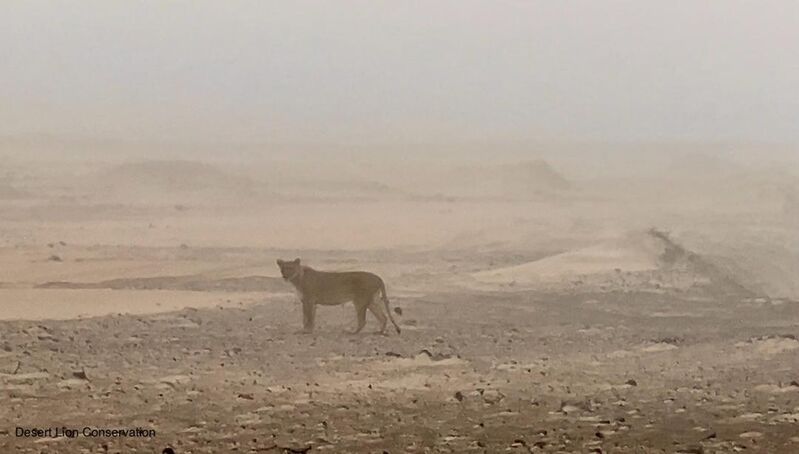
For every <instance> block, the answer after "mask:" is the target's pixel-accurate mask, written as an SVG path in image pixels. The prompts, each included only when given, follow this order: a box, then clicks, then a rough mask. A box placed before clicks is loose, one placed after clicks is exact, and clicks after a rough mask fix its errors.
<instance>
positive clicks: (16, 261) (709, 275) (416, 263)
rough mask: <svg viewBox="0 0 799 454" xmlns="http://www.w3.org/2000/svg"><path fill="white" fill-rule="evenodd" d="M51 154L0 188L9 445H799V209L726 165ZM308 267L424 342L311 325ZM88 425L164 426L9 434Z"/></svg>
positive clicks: (4, 447) (649, 448)
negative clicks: (596, 173)
mask: <svg viewBox="0 0 799 454" xmlns="http://www.w3.org/2000/svg"><path fill="white" fill-rule="evenodd" d="M42 159H45V158H40V159H38V160H35V161H34V160H26V159H25V158H23V157H18V159H16V160H14V161H13V168H12V169H11V170H10V171H13V174H14V175H16V176H15V180H14V187H15V188H19V190H20V191H24V194H25V197H24V198H18V197H13V198H9V197H5V198H0V209H2V212H3V214H4V216H3V217H2V218H0V233H2V235H1V236H0V347H2V348H1V349H0V387H2V389H3V392H2V394H0V399H1V401H0V403H2V405H0V409H1V410H0V419H2V420H3V421H6V425H5V426H3V427H0V434H1V435H2V436H1V437H0V451H3V452H20V453H38V452H65V453H66V452H124V453H134V452H141V453H144V452H148V453H150V452H161V450H162V449H163V448H165V447H167V446H171V447H173V448H174V449H175V451H176V452H193V453H218V452H276V453H277V452H306V451H310V452H325V451H326V452H383V451H388V452H419V453H422V452H614V453H638V452H686V453H687V452H693V453H696V452H719V453H721V452H736V451H745V452H762V453H793V452H796V450H797V449H799V442H797V441H796V435H795V434H796V423H797V418H796V415H797V414H799V408H797V403H796V396H797V392H799V384H797V380H798V379H799V377H797V376H796V371H797V370H799V348H797V346H799V343H797V341H796V336H797V335H799V332H797V329H799V294H797V293H796V285H795V279H791V278H792V276H794V275H795V273H793V271H794V270H795V266H796V264H797V263H799V261H797V257H799V252H797V251H799V248H797V245H796V238H795V231H796V230H795V229H794V227H795V225H794V224H792V223H793V222H794V221H793V219H792V218H790V217H789V216H788V215H787V214H786V212H785V211H784V210H783V206H782V205H781V204H768V203H765V204H759V203H750V202H746V203H736V202H735V194H734V193H732V192H734V191H735V190H737V189H734V188H733V189H729V186H724V185H721V186H718V187H716V186H713V184H712V183H713V182H712V181H711V180H712V176H711V175H708V176H707V178H705V179H704V180H702V181H700V183H701V186H702V188H703V189H702V190H701V191H700V190H697V189H696V188H695V187H694V188H691V186H690V185H699V184H700V183H698V182H697V181H699V180H698V179H696V178H695V177H692V178H691V179H686V183H685V185H681V186H680V187H675V184H674V182H673V181H670V182H665V183H663V182H661V183H658V180H657V179H655V178H652V179H649V180H643V179H642V180H637V181H633V180H625V181H622V180H618V179H617V180H607V181H601V180H600V179H597V178H587V177H585V173H582V174H581V173H580V172H579V170H580V167H572V168H571V169H570V168H569V167H568V165H567V164H568V162H567V161H562V162H552V163H550V162H545V161H541V162H539V161H537V160H534V159H532V160H531V159H519V160H515V161H514V160H511V161H509V162H492V163H491V165H486V166H484V167H485V168H481V167H480V166H475V164H474V163H469V162H465V161H464V162H463V163H461V164H462V166H460V167H458V166H453V165H452V163H446V162H445V163H442V162H436V161H432V160H431V161H422V160H420V159H419V160H416V161H414V160H406V161H402V162H400V163H394V164H391V163H381V161H379V160H377V161H366V160H364V161H363V162H355V161H353V162H348V163H342V162H335V161H330V162H327V163H326V164H325V165H324V166H316V167H314V170H313V171H312V172H310V173H309V174H308V175H306V176H305V177H304V178H303V173H302V172H303V170H302V169H303V164H302V163H301V162H293V161H291V160H290V159H284V160H283V161H285V162H284V163H283V164H282V165H273V164H274V161H269V160H264V161H259V160H253V161H252V162H223V160H221V159H220V160H218V161H214V162H199V161H198V162H194V161H192V160H191V159H188V158H186V157H181V158H180V159H178V158H175V159H169V160H154V161H142V160H136V159H134V157H133V156H126V157H125V158H124V159H118V160H114V159H112V158H103V159H97V158H96V157H95V158H90V157H86V158H79V157H72V158H71V159H70V160H68V161H64V162H59V164H58V165H57V166H56V165H48V166H44V165H42V161H41V160H42ZM524 163H527V164H526V165H525V164H524ZM453 168H458V169H460V170H458V171H456V172H455V174H454V175H453V174H452V169H453ZM464 168H465V169H468V171H464V170H463V169H464ZM680 168H681V167H680V166H674V167H672V168H671V171H672V172H677V171H679V169H680ZM720 168H721V169H722V170H724V172H723V173H724V175H723V178H722V177H719V180H718V181H727V180H724V179H725V178H730V176H729V175H730V172H733V171H734V172H739V171H741V168H740V167H733V168H732V170H730V167H728V166H720ZM503 172H504V173H503ZM380 175H385V178H380V177H379V176H380ZM448 175H449V176H448ZM463 175H467V176H468V178H465V179H464V177H463ZM475 175H476V176H477V177H475ZM537 176H538V177H540V178H541V180H542V181H527V180H530V179H535V178H537ZM176 178H177V179H176ZM197 178H200V180H201V181H203V182H207V184H205V185H204V187H203V188H202V191H199V193H198V192H197V191H195V190H194V188H195V187H196V186H197V184H198V183H197V180H196V179H197ZM448 178H451V179H448ZM470 178H471V180H470ZM482 178H484V179H486V181H490V184H489V183H486V186H485V190H481V186H480V179H482ZM781 178H783V177H781ZM788 178H790V177H788ZM505 179H511V180H512V181H507V182H506V183H507V184H504V183H503V180H505ZM87 181H88V182H90V183H92V184H94V182H104V183H103V184H107V185H110V186H113V188H111V187H110V186H109V190H108V191H98V190H96V188H94V187H93V186H92V184H88V185H87ZM117 181H118V182H119V183H120V184H119V185H117V186H115V185H114V184H115V183H116V182H117ZM139 181H141V182H147V183H146V187H142V188H137V187H136V183H137V182H139ZM290 181H294V182H302V184H300V183H296V184H289V183H287V182H290ZM753 181H761V180H758V179H757V178H755V177H753ZM314 182H318V185H316V186H315V185H314ZM520 188H528V189H530V190H529V192H524V193H520ZM631 188H632V189H631ZM111 189H113V190H111ZM743 190H744V191H748V190H746V189H743ZM6 194H11V193H10V192H8V191H7V192H6ZM198 194H199V196H198ZM686 194H687V195H686ZM714 194H715V195H718V194H724V195H725V197H724V198H722V197H719V198H715V195H714ZM741 200H750V199H741ZM653 227H654V228H655V229H654V230H653V229H652V228H653ZM294 257H301V258H302V259H303V261H304V262H306V263H307V264H309V265H311V266H314V267H317V268H319V269H325V270H353V269H366V270H371V271H374V272H376V273H379V274H380V275H381V276H382V277H383V278H384V280H385V282H386V283H387V287H388V293H389V297H390V298H391V303H392V306H393V307H398V308H401V312H402V315H399V314H396V315H395V317H396V318H397V320H398V322H399V323H400V325H401V327H402V328H403V333H402V334H401V335H399V336H397V335H393V334H392V335H389V336H379V335H375V334H371V333H368V332H367V333H364V334H362V335H358V336H349V335H346V334H344V331H345V330H346V329H350V328H351V327H352V325H353V324H354V317H355V315H354V310H353V308H352V306H351V305H347V306H341V307H322V308H319V310H318V313H317V319H318V326H317V330H316V332H315V333H314V334H312V335H300V334H297V333H296V331H297V330H298V329H299V328H300V327H301V319H302V316H301V310H300V306H299V304H298V302H297V300H296V297H295V296H294V294H293V292H292V289H291V287H290V286H289V285H288V284H287V283H285V282H283V281H282V280H281V279H280V277H279V274H278V269H277V266H276V265H275V260H276V259H277V258H284V259H293V258H294ZM375 325H376V323H375V321H374V320H373V319H371V318H370V319H368V321H367V327H366V331H371V330H374V329H375ZM65 425H66V426H69V427H71V426H77V427H79V428H80V427H83V426H91V427H143V428H151V429H155V430H156V432H157V435H156V436H155V437H154V438H143V439H133V438H124V439H120V438H85V437H78V438H74V439H71V438H47V437H44V438H38V439H36V438H18V437H16V436H14V433H13V431H14V428H15V427H16V426H23V427H50V426H53V427H55V426H59V427H60V426H65Z"/></svg>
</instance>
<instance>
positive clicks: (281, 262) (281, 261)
mask: <svg viewBox="0 0 799 454" xmlns="http://www.w3.org/2000/svg"><path fill="white" fill-rule="evenodd" d="M284 263H286V262H284V261H283V260H281V259H277V266H283V264H284Z"/></svg>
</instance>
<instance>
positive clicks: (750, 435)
mask: <svg viewBox="0 0 799 454" xmlns="http://www.w3.org/2000/svg"><path fill="white" fill-rule="evenodd" d="M738 436H739V437H740V438H748V439H750V440H753V439H756V438H762V437H763V434H762V433H761V432H755V431H752V432H744V433H742V434H740V435H738Z"/></svg>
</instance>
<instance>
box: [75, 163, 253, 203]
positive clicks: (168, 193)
mask: <svg viewBox="0 0 799 454" xmlns="http://www.w3.org/2000/svg"><path fill="white" fill-rule="evenodd" d="M89 182H90V184H91V185H92V186H93V188H94V191H95V192H97V193H99V194H104V195H106V196H112V197H119V198H128V197H131V198H137V199H150V198H155V199H158V200H168V201H172V200H173V199H191V198H200V199H202V200H207V199H208V198H212V199H213V198H222V199H229V198H236V197H241V196H253V195H256V194H259V193H263V192H265V184H263V183H260V182H256V181H254V180H252V179H250V178H247V177H245V176H239V175H235V174H231V173H228V172H226V171H224V170H221V169H219V168H217V167H215V166H213V165H210V164H206V163H202V162H196V161H180V160H175V161H140V162H131V163H125V164H119V165H117V166H114V167H111V168H109V169H106V170H103V171H101V172H98V173H96V174H95V175H93V177H92V178H90V181H89Z"/></svg>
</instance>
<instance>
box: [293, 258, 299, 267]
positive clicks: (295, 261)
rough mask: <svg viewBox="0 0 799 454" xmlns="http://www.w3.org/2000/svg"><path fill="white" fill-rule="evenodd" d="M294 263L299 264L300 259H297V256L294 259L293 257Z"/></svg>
mask: <svg viewBox="0 0 799 454" xmlns="http://www.w3.org/2000/svg"><path fill="white" fill-rule="evenodd" d="M294 263H296V264H297V265H299V264H300V259H299V257H298V258H296V259H294Z"/></svg>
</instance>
